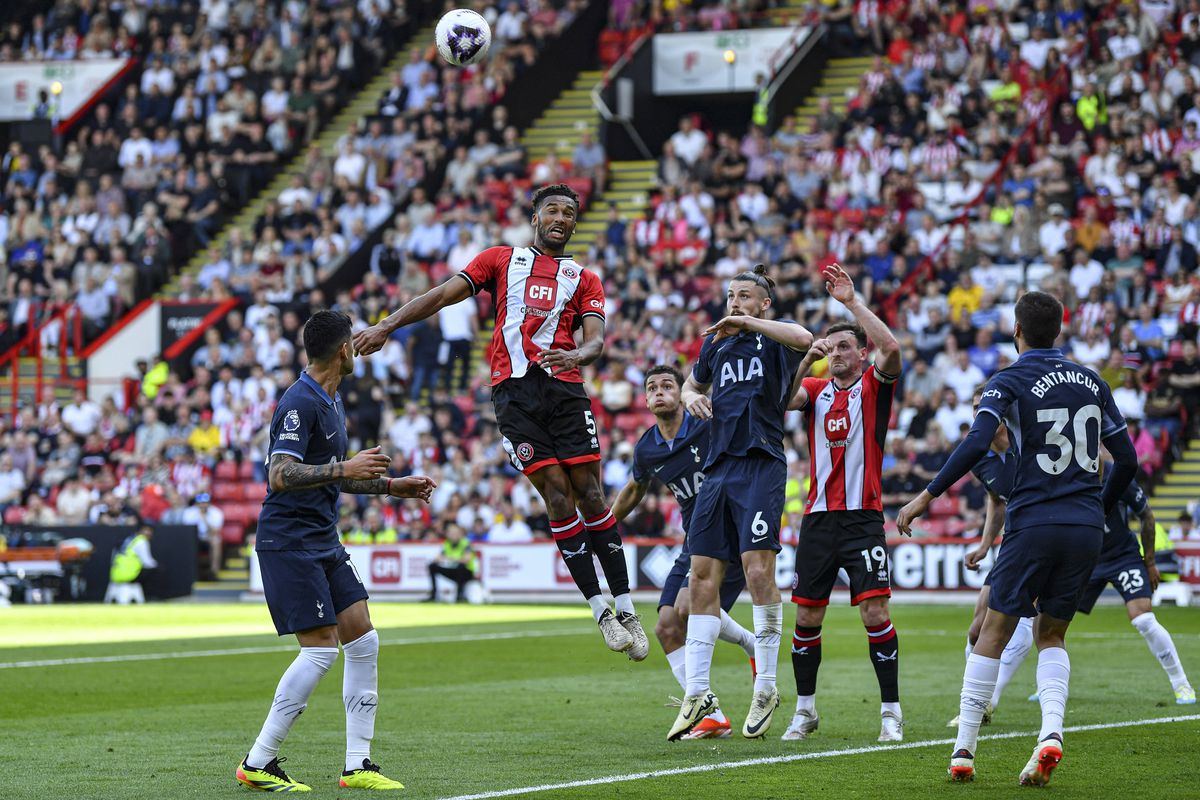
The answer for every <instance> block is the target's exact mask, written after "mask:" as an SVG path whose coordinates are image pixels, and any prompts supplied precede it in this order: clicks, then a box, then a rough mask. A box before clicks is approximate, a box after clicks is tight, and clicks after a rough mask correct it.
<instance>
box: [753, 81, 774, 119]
mask: <svg viewBox="0 0 1200 800" xmlns="http://www.w3.org/2000/svg"><path fill="white" fill-rule="evenodd" d="M769 100H770V91H769V88H768V86H767V76H766V75H764V74H763V73H761V72H760V73H758V74H757V75H755V76H754V108H753V109H752V110H751V112H750V121H751V122H752V123H754V124H755V125H757V126H758V127H760V128H766V127H767V123H768V122H769V121H770V118H771V104H770V102H769Z"/></svg>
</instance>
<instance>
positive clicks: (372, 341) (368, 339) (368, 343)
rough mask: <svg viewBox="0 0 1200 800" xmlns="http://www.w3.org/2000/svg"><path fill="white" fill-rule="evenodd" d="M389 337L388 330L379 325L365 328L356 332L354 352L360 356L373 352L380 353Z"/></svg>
mask: <svg viewBox="0 0 1200 800" xmlns="http://www.w3.org/2000/svg"><path fill="white" fill-rule="evenodd" d="M387 338H388V334H387V331H385V330H384V329H383V328H381V327H379V326H378V325H372V326H371V327H369V328H364V329H363V330H361V331H359V332H358V333H356V334H354V339H353V344H354V352H355V354H356V355H360V356H369V355H371V353H378V352H379V351H380V350H382V349H383V346H384V345H385V344H387Z"/></svg>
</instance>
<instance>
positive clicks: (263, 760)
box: [246, 647, 338, 767]
mask: <svg viewBox="0 0 1200 800" xmlns="http://www.w3.org/2000/svg"><path fill="white" fill-rule="evenodd" d="M337 655H338V650H337V648H336V647H301V648H300V652H299V653H297V654H296V660H295V661H293V662H292V664H291V666H290V667H288V668H287V671H286V672H284V673H283V677H282V678H280V679H279V685H278V686H277V687H275V699H274V700H273V701H272V702H271V710H270V711H269V712H268V713H267V719H266V722H264V723H263V726H262V730H261V731H259V734H258V738H257V739H256V740H255V741H254V747H252V748H250V754H249V755H248V756H246V764H247V765H249V766H251V767H265V766H266V765H267V764H268V763H269V762H270V761H271V760H272V759H273V758H275V757H276V756H278V755H279V746H280V745H282V744H283V740H284V739H285V738H287V735H288V731H289V730H291V728H292V724H293V723H295V721H296V718H297V717H299V716H300V713H301V712H302V711H304V709H306V708H308V698H309V697H310V696H311V695H312V693H313V689H316V688H317V684H318V683H320V682H321V678H323V677H325V673H326V672H329V668H330V667H332V666H333V662H335V661H337Z"/></svg>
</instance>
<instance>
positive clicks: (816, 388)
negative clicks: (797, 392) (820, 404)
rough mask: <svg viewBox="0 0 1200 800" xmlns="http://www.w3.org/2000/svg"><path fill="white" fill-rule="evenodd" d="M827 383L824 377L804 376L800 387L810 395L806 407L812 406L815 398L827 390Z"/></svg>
mask: <svg viewBox="0 0 1200 800" xmlns="http://www.w3.org/2000/svg"><path fill="white" fill-rule="evenodd" d="M825 384H826V380H825V379H824V378H804V379H803V380H801V381H800V388H801V389H803V390H804V393H805V394H806V395H808V402H806V403H805V404H804V408H808V407H809V406H811V405H812V401H813V398H814V397H816V396H817V395H819V394H820V393H821V392H823V391H825Z"/></svg>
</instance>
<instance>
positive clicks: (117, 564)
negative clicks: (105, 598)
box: [108, 525, 158, 583]
mask: <svg viewBox="0 0 1200 800" xmlns="http://www.w3.org/2000/svg"><path fill="white" fill-rule="evenodd" d="M153 538H154V528H153V527H151V526H150V525H142V526H141V527H140V528H138V530H137V532H136V533H134V534H133V535H132V536H130V537H129V538H128V539H126V540H125V541H124V542H122V543H121V546H120V547H118V548H117V549H116V550H114V551H113V559H112V566H111V567H109V570H108V580H109V582H110V583H133V582H134V581H136V580H137V579H138V576H140V575H141V574H142V570H143V569H154V568H156V567H157V566H158V562H157V561H155V560H154V555H153V553H151V552H150V540H151V539H153Z"/></svg>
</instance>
